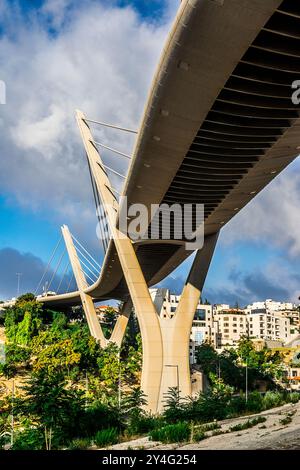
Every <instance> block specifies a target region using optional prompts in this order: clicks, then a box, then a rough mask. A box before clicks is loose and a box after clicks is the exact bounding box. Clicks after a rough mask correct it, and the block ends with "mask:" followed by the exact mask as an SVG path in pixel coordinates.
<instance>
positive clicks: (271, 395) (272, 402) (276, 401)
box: [263, 392, 283, 410]
mask: <svg viewBox="0 0 300 470" xmlns="http://www.w3.org/2000/svg"><path fill="white" fill-rule="evenodd" d="M282 403H283V397H282V394H281V393H280V392H267V393H266V394H265V396H264V397H263V406H264V409H265V410H268V409H269V408H274V407H276V406H280V405H282Z"/></svg>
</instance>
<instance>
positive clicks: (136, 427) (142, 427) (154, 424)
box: [127, 415, 164, 435]
mask: <svg viewBox="0 0 300 470" xmlns="http://www.w3.org/2000/svg"><path fill="white" fill-rule="evenodd" d="M163 424H164V421H163V420H162V418H161V417H154V416H150V415H146V416H145V415H141V416H138V417H137V418H136V419H135V420H132V421H131V423H130V425H129V426H128V428H127V431H128V434H129V435H135V434H147V433H149V432H150V431H152V430H153V429H156V428H158V427H161V426H162V425H163Z"/></svg>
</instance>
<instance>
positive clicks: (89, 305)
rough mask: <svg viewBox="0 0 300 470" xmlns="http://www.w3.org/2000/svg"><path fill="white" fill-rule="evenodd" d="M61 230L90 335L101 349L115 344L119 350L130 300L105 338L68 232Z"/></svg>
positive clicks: (65, 227)
mask: <svg viewBox="0 0 300 470" xmlns="http://www.w3.org/2000/svg"><path fill="white" fill-rule="evenodd" d="M61 230H62V234H63V237H64V241H65V244H66V248H67V252H68V255H69V259H70V263H71V266H72V269H73V273H74V277H75V280H76V283H77V287H78V291H79V294H80V298H81V302H82V307H83V310H84V313H85V316H86V320H87V323H88V326H89V330H90V333H91V335H92V336H93V337H94V338H95V339H96V340H97V341H98V342H99V343H100V345H101V347H102V348H106V347H107V345H108V344H109V343H115V344H116V345H117V346H118V348H120V347H121V344H122V340H123V338H124V335H125V331H126V327H127V323H128V319H129V316H130V313H131V310H132V302H131V299H129V300H127V301H126V302H124V304H123V307H122V310H121V312H120V315H119V316H118V319H117V322H116V324H115V326H114V329H113V332H112V334H111V337H110V338H109V339H107V338H105V336H104V334H103V331H102V328H101V325H100V323H99V320H98V318H97V314H96V310H95V307H94V302H93V299H92V297H91V296H90V295H88V294H86V293H85V290H86V288H87V282H86V278H85V275H84V272H83V270H82V267H81V264H80V260H79V258H78V255H77V252H76V249H75V246H74V243H73V240H72V237H71V234H70V231H69V229H68V227H67V226H66V225H64V226H63V227H62V229H61Z"/></svg>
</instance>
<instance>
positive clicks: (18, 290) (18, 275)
mask: <svg viewBox="0 0 300 470" xmlns="http://www.w3.org/2000/svg"><path fill="white" fill-rule="evenodd" d="M22 275H23V273H16V276H17V278H18V287H17V298H18V297H19V295H20V278H21V276H22Z"/></svg>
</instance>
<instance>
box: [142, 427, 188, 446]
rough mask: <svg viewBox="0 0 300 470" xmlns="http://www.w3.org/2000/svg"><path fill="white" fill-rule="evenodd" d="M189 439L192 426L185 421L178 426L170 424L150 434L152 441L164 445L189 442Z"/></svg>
mask: <svg viewBox="0 0 300 470" xmlns="http://www.w3.org/2000/svg"><path fill="white" fill-rule="evenodd" d="M189 437H190V426H189V424H188V423H187V422H185V421H182V422H179V423H177V424H169V425H167V426H163V427H162V428H160V429H153V430H152V431H151V432H150V439H151V440H152V441H160V442H162V443H163V444H171V443H173V442H184V441H188V440H189Z"/></svg>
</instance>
